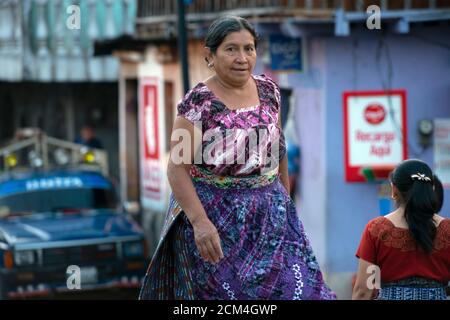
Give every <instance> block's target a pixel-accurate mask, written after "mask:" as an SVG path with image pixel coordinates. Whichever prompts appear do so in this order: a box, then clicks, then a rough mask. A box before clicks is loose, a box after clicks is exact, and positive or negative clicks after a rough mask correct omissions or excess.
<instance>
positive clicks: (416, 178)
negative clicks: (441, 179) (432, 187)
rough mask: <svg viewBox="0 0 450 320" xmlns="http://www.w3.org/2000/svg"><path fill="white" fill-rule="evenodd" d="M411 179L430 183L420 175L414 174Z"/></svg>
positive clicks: (427, 178) (428, 179)
mask: <svg viewBox="0 0 450 320" xmlns="http://www.w3.org/2000/svg"><path fill="white" fill-rule="evenodd" d="M411 179H413V180H418V181H426V182H431V179H430V178H429V177H427V176H426V175H424V174H422V173H416V174H413V175H412V176H411Z"/></svg>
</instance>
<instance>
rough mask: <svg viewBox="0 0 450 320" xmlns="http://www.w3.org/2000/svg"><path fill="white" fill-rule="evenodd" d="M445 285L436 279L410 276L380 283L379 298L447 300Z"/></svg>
mask: <svg viewBox="0 0 450 320" xmlns="http://www.w3.org/2000/svg"><path fill="white" fill-rule="evenodd" d="M445 287H446V285H445V284H443V283H440V282H437V281H433V280H429V279H424V278H420V277H412V278H408V279H404V280H401V281H397V282H392V283H387V284H382V286H381V290H380V292H379V295H378V299H379V300H447V294H446V291H445Z"/></svg>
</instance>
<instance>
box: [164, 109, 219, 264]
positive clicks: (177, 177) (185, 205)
mask: <svg viewBox="0 0 450 320" xmlns="http://www.w3.org/2000/svg"><path fill="white" fill-rule="evenodd" d="M194 131H196V132H195V134H194ZM174 133H180V136H183V139H181V140H180V141H177V140H175V141H172V139H171V143H170V158H169V164H168V166H167V177H168V180H169V184H170V186H171V188H172V192H173V195H174V197H175V199H176V200H177V202H178V203H179V205H180V206H181V208H182V209H183V211H184V212H185V214H186V216H187V218H188V219H189V221H190V223H191V224H192V227H193V229H194V236H195V243H196V245H197V249H198V250H199V253H200V255H201V257H202V258H203V259H204V260H205V261H209V262H212V263H217V262H219V260H220V259H221V258H223V253H222V248H221V244H220V238H219V233H218V232H217V229H216V227H215V226H214V225H213V224H212V222H211V221H210V220H209V218H208V216H207V215H206V212H205V209H204V208H203V206H202V203H201V202H200V199H199V197H198V195H197V192H196V190H195V187H194V185H193V183H192V180H191V176H190V174H189V170H190V168H191V164H192V163H193V161H194V155H195V152H196V151H197V150H198V148H199V146H200V143H201V137H202V134H201V131H200V129H198V128H196V127H194V125H193V124H192V123H190V122H189V121H187V120H186V119H184V118H183V117H177V118H176V120H175V123H174V127H173V131H172V136H174ZM176 136H177V135H176ZM194 137H199V138H200V141H196V140H195V139H194ZM180 144H181V146H182V147H181V148H180ZM184 153H188V154H187V155H186V154H184ZM181 159H184V160H183V161H181ZM186 160H187V161H186ZM186 162H187V163H186Z"/></svg>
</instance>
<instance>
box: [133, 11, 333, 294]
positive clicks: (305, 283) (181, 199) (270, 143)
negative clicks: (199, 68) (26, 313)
mask: <svg viewBox="0 0 450 320" xmlns="http://www.w3.org/2000/svg"><path fill="white" fill-rule="evenodd" d="M205 42H206V52H207V57H206V58H205V60H206V62H207V63H208V67H209V68H211V69H212V70H214V75H213V76H212V77H210V78H209V79H207V80H205V81H204V82H201V83H199V84H197V85H196V86H195V87H194V88H193V89H192V90H191V91H190V92H188V93H187V94H186V96H185V97H184V99H183V100H182V101H181V102H180V103H179V105H178V117H177V119H176V121H175V124H174V128H173V135H172V137H175V136H177V137H181V136H182V137H184V138H183V141H182V142H179V141H172V146H171V157H170V161H169V165H168V178H169V182H170V185H171V187H172V191H173V194H172V196H171V200H170V206H169V210H168V212H167V215H166V220H165V224H164V227H163V230H162V236H161V240H160V243H159V245H158V247H157V249H156V252H155V254H154V256H153V258H152V261H151V262H150V265H149V267H148V271H147V274H146V277H145V281H144V285H143V287H142V289H141V293H140V299H238V300H243V299H283V300H291V299H335V298H336V296H335V294H334V293H333V292H332V291H331V290H330V289H329V288H328V287H327V285H326V284H325V283H324V280H323V278H322V273H321V271H320V269H319V265H318V263H317V260H316V258H315V256H314V254H313V251H312V249H311V246H310V243H309V241H308V238H307V236H306V234H305V231H304V230H303V226H302V223H301V222H300V221H299V219H298V217H297V213H296V209H295V206H294V203H293V202H292V200H291V199H290V197H289V180H288V173H287V157H286V147H285V141H284V136H283V133H282V131H281V125H280V124H281V121H280V106H281V103H280V90H279V88H278V86H277V85H276V84H275V82H273V81H272V80H271V79H269V78H268V77H266V76H264V75H261V76H254V75H252V71H253V68H254V66H255V63H256V45H257V36H256V33H255V30H254V28H253V27H252V26H251V25H250V24H249V23H248V22H247V21H246V20H245V19H243V18H240V17H232V16H227V17H222V18H219V19H218V20H216V21H214V22H213V23H212V24H211V26H210V28H209V30H208V32H207V36H206V41H205ZM186 137H188V138H186ZM198 137H200V139H199V138H198ZM180 146H181V148H180ZM191 146H192V147H191ZM180 159H181V160H180Z"/></svg>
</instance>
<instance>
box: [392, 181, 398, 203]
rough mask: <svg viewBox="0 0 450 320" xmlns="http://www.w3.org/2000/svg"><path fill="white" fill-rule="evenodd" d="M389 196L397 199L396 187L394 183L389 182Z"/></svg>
mask: <svg viewBox="0 0 450 320" xmlns="http://www.w3.org/2000/svg"><path fill="white" fill-rule="evenodd" d="M391 197H392V199H394V200H397V199H398V189H397V187H396V186H394V184H393V183H392V182H391Z"/></svg>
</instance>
